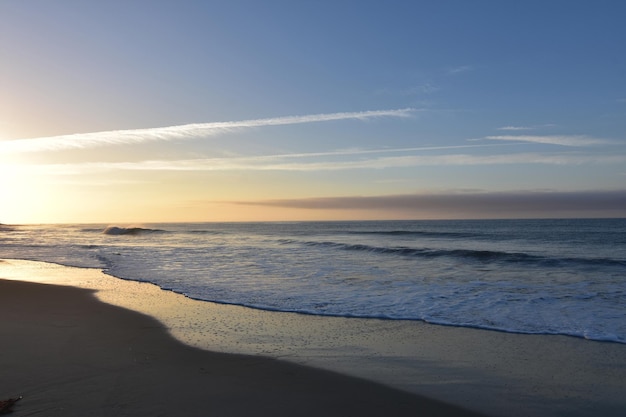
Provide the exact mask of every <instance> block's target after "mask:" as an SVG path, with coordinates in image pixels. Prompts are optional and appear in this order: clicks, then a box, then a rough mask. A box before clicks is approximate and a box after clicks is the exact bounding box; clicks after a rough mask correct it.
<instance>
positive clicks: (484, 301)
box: [0, 219, 626, 343]
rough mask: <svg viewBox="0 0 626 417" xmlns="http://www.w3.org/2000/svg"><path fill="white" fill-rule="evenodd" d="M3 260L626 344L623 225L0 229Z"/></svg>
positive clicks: (259, 300)
mask: <svg viewBox="0 0 626 417" xmlns="http://www.w3.org/2000/svg"><path fill="white" fill-rule="evenodd" d="M0 258H17V259H29V260H41V261H49V262H56V263H60V264H63V265H69V266H78V267H97V268H102V269H104V270H105V271H106V272H107V273H109V274H111V275H114V276H116V277H119V278H124V279H130V280H139V281H149V282H153V283H155V284H157V285H159V286H160V287H162V288H164V289H170V290H173V291H176V292H179V293H182V294H185V295H187V296H189V297H192V298H196V299H200V300H207V301H215V302H220V303H230V304H238V305H243V306H248V307H254V308H261V309H268V310H280V311H292V312H300V313H307V314H317V315H336V316H347V317H372V318H387V319H402V320H425V321H428V322H431V323H438V324H446V325H453V326H467V327H479V328H487V329H494V330H500V331H509V332H520V333H539V334H564V335H572V336H577V337H585V338H588V339H594V340H606V341H613V342H619V343H626V219H613V220H490V221H384V222H302V223H196V224H191V223H187V224H151V225H141V226H137V227H128V226H122V225H117V226H111V225H54V226H51V225H43V226H30V225H29V226H0Z"/></svg>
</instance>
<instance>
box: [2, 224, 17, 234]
mask: <svg viewBox="0 0 626 417" xmlns="http://www.w3.org/2000/svg"><path fill="white" fill-rule="evenodd" d="M13 230H15V228H14V227H12V226H9V225H8V224H4V223H0V232H12V231H13Z"/></svg>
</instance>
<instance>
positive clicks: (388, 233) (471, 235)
mask: <svg viewBox="0 0 626 417" xmlns="http://www.w3.org/2000/svg"><path fill="white" fill-rule="evenodd" d="M348 233H349V234H352V235H377V236H419V237H445V238H453V239H457V238H476V237H481V236H483V235H481V234H477V233H464V232H429V231H411V230H382V231H351V232H348Z"/></svg>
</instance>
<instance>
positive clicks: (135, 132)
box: [0, 108, 417, 153]
mask: <svg viewBox="0 0 626 417" xmlns="http://www.w3.org/2000/svg"><path fill="white" fill-rule="evenodd" d="M415 111H417V109H413V108H406V109H397V110H374V111H364V112H344V113H326V114H312V115H304V116H285V117H275V118H268V119H254V120H241V121H229V122H211V123H194V124H186V125H179V126H169V127H156V128H148V129H130V130H112V131H106V132H94V133H77V134H72V135H61V136H51V137H43V138H32V139H19V140H5V141H0V152H3V153H24V152H39V151H55V150H63V149H84V148H91V147H96V146H105V145H125V144H133V143H144V142H153V141H170V140H181V139H197V138H204V137H207V136H215V135H218V134H223V133H229V132H232V131H235V130H240V129H249V128H256V127H265V126H283V125H294V124H302V123H320V122H328V121H334V120H369V119H373V118H380V117H408V116H410V115H411V113H412V112H415Z"/></svg>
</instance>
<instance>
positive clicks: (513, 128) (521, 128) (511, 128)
mask: <svg viewBox="0 0 626 417" xmlns="http://www.w3.org/2000/svg"><path fill="white" fill-rule="evenodd" d="M497 129H498V130H533V129H534V127H529V126H502V127H499V128H497Z"/></svg>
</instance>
